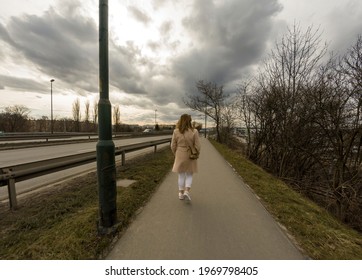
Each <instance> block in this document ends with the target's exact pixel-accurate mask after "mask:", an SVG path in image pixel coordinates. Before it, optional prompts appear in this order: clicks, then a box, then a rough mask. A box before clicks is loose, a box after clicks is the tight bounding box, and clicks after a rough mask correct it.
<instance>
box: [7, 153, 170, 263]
mask: <svg viewBox="0 0 362 280" xmlns="http://www.w3.org/2000/svg"><path fill="white" fill-rule="evenodd" d="M172 162H173V155H172V153H171V151H170V150H169V149H162V150H159V152H157V153H156V154H148V155H145V156H143V157H141V158H137V159H135V160H129V161H128V162H127V164H126V165H125V166H122V167H118V168H117V179H131V180H135V181H136V182H135V183H133V184H132V185H131V186H129V187H127V188H123V187H120V188H118V191H117V215H118V220H119V222H120V224H119V226H118V229H117V233H119V232H121V231H122V230H123V229H124V228H125V227H127V226H128V224H129V223H130V222H131V220H132V219H133V217H134V216H135V213H136V212H137V210H138V209H140V208H141V207H142V206H143V205H144V204H145V203H146V202H147V201H148V200H149V198H150V197H151V195H152V194H153V192H154V191H155V189H156V188H157V187H158V185H159V184H160V182H161V181H162V180H163V178H164V177H165V176H166V175H167V173H168V172H169V171H170V169H171V165H172ZM97 221H98V193H97V175H96V173H95V172H93V173H90V174H88V175H86V176H82V177H78V178H76V179H72V180H69V181H66V182H64V183H62V184H60V185H57V186H55V187H54V188H52V189H51V190H47V191H44V192H41V193H39V194H37V195H33V196H31V197H29V198H27V199H24V200H22V201H20V207H19V209H17V210H16V211H10V210H8V209H7V208H5V207H4V206H3V207H2V208H1V209H0V259H3V260H5V259H16V260H19V259H51V260H54V259H62V260H76V259H99V258H102V256H103V254H104V253H105V252H106V250H107V248H108V247H109V246H110V244H111V243H112V241H113V240H114V236H100V235H98V231H97ZM117 233H116V234H117Z"/></svg>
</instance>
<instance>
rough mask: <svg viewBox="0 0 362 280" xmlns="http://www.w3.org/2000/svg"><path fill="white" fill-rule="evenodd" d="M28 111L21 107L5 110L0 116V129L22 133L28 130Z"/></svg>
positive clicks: (11, 107)
mask: <svg viewBox="0 0 362 280" xmlns="http://www.w3.org/2000/svg"><path fill="white" fill-rule="evenodd" d="M29 113H30V110H29V109H28V108H27V107H26V106H23V105H14V106H9V107H6V108H5V111H4V112H3V113H1V114H0V116H1V117H0V128H1V130H4V131H7V132H24V131H28V130H29V123H28V120H29Z"/></svg>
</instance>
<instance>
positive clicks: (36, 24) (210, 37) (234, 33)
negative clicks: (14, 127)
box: [0, 0, 280, 118]
mask: <svg viewBox="0 0 362 280" xmlns="http://www.w3.org/2000/svg"><path fill="white" fill-rule="evenodd" d="M215 2H217V3H215ZM59 3H60V4H62V3H63V2H59ZM66 3H67V4H64V5H62V6H64V7H63V8H59V7H58V8H57V9H56V8H50V9H49V10H48V11H46V12H45V13H43V14H42V15H41V16H35V15H26V14H25V15H22V16H18V17H12V18H11V19H10V20H9V21H8V22H7V23H6V25H1V24H0V44H4V43H6V44H7V45H8V46H10V48H11V50H12V52H13V54H12V56H14V55H15V54H20V55H21V57H22V59H23V60H25V61H26V62H25V63H28V64H29V65H32V67H36V68H37V69H39V71H40V72H42V73H43V74H45V75H46V76H49V77H51V78H52V77H54V78H55V79H56V80H57V81H59V80H61V81H62V82H63V84H64V85H65V88H66V87H67V88H69V89H71V90H72V91H73V92H78V93H79V94H86V93H87V92H98V27H97V24H96V22H95V21H94V20H93V19H91V18H90V17H87V16H84V13H82V11H81V10H80V7H81V3H80V2H78V1H66ZM165 3H166V2H165V1H164V0H154V1H153V7H154V9H156V8H157V10H158V11H159V10H161V9H162V8H163V7H165V6H164V5H165ZM192 3H193V6H192V13H191V14H189V15H187V16H186V17H185V18H184V20H183V22H182V25H183V27H184V28H185V29H186V33H185V32H183V33H182V34H183V35H184V36H190V38H191V40H189V38H186V39H187V42H190V45H189V48H187V49H183V50H181V48H180V47H181V46H182V40H183V38H182V37H181V38H178V36H175V32H177V30H176V24H175V23H174V22H173V21H172V19H166V20H165V21H164V22H163V23H161V24H160V25H159V26H158V27H159V29H158V30H159V34H160V35H161V39H160V40H158V41H156V40H155V41H150V42H148V47H149V48H150V49H152V50H153V51H156V52H157V53H159V54H161V53H162V51H164V50H166V49H167V50H170V49H172V50H173V51H174V56H173V57H171V58H170V59H169V60H168V61H163V62H162V64H161V63H160V61H158V60H157V58H149V57H147V56H146V55H145V54H144V53H143V52H142V49H141V48H142V46H137V45H136V44H135V43H132V42H128V43H125V42H127V40H125V42H123V43H122V45H119V44H116V43H115V41H113V38H111V36H110V38H109V39H110V42H109V67H110V69H109V72H110V83H111V86H112V87H113V89H114V88H115V90H116V91H117V90H118V91H119V92H126V93H129V103H130V105H135V106H139V107H140V108H148V110H153V109H152V108H155V107H156V106H160V107H162V106H164V108H160V107H159V109H158V110H159V112H160V115H161V112H163V111H162V110H165V111H164V112H165V117H164V118H167V117H166V115H167V114H169V117H175V116H177V117H178V116H179V114H180V113H182V111H184V110H185V105H184V104H183V101H182V99H183V97H184V95H185V93H187V92H189V91H190V89H191V88H195V82H196V81H197V80H199V79H205V80H209V81H213V82H217V83H220V84H227V83H232V82H234V81H235V80H238V79H240V78H241V74H242V72H243V71H244V70H245V69H247V68H248V67H249V66H250V65H253V64H255V63H258V60H259V59H260V57H261V55H262V53H263V52H264V51H265V46H266V42H267V41H268V40H269V39H270V37H269V36H270V32H271V30H272V28H273V16H274V15H275V14H276V13H278V11H279V10H280V6H279V5H278V1H277V0H258V1H253V0H229V1H211V0H194V1H193V2H192ZM173 4H174V5H175V6H174V7H179V6H177V1H175V2H173ZM128 10H129V13H130V15H131V16H132V17H133V18H135V19H136V20H137V21H139V22H140V23H142V24H144V25H145V26H149V25H150V24H151V23H152V22H155V21H154V19H153V18H152V16H153V14H151V13H150V14H147V13H145V12H144V11H143V10H141V9H139V8H137V7H136V6H129V7H128ZM83 12H84V11H83ZM1 41H2V42H1ZM0 53H1V51H0ZM3 55H4V54H3ZM35 80H36V78H35V77H34V81H35ZM34 81H32V80H30V79H29V80H24V79H17V78H10V77H7V76H0V88H1V87H5V88H7V87H12V88H16V89H18V90H24V91H25V90H34V91H36V92H39V93H42V92H43V91H42V89H41V88H42V86H41V85H40V84H38V82H34ZM47 87H48V85H47ZM47 91H48V88H47V89H45V92H47ZM132 95H133V96H135V97H136V98H134V99H132ZM172 103H175V104H177V105H178V106H179V107H178V108H176V107H175V106H174V105H173V107H172V110H167V106H168V104H172ZM165 108H166V109H165ZM167 111H168V112H167Z"/></svg>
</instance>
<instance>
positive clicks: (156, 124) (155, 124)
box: [155, 109, 157, 127]
mask: <svg viewBox="0 0 362 280" xmlns="http://www.w3.org/2000/svg"><path fill="white" fill-rule="evenodd" d="M156 125H157V109H156V110H155V127H156Z"/></svg>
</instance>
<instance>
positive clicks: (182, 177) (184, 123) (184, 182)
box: [171, 114, 200, 200]
mask: <svg viewBox="0 0 362 280" xmlns="http://www.w3.org/2000/svg"><path fill="white" fill-rule="evenodd" d="M191 148H192V149H194V150H195V149H196V150H197V151H198V152H200V139H199V133H198V131H197V129H194V128H193V127H192V124H191V116H190V115H188V114H183V115H182V116H181V117H180V119H179V121H178V122H177V125H176V129H175V130H174V131H173V135H172V141H171V150H172V152H173V154H174V155H175V161H174V164H173V168H172V171H173V172H176V173H178V189H179V195H178V197H179V199H181V200H182V199H185V198H186V199H188V200H191V196H190V190H191V185H192V176H193V174H194V173H196V172H197V159H190V155H189V150H191Z"/></svg>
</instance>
